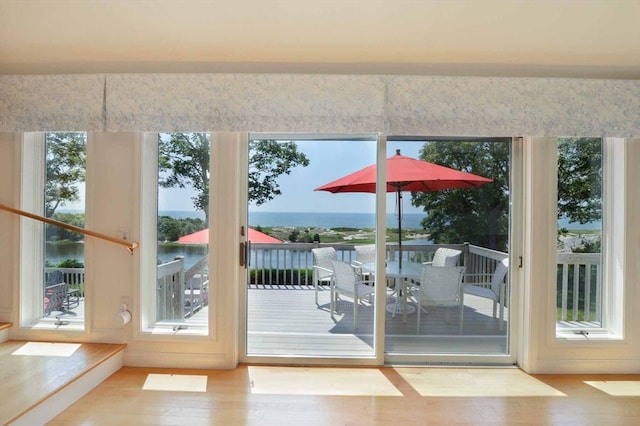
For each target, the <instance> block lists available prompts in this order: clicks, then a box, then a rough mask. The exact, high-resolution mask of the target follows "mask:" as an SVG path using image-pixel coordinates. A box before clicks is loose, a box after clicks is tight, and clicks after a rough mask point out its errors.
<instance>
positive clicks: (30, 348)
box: [11, 342, 80, 357]
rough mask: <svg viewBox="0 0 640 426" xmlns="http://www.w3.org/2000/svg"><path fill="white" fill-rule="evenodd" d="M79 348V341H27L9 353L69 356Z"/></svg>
mask: <svg viewBox="0 0 640 426" xmlns="http://www.w3.org/2000/svg"><path fill="white" fill-rule="evenodd" d="M78 348H80V343H52V342H27V343H25V344H24V345H22V346H21V347H20V348H18V349H16V350H15V351H14V352H13V353H12V354H11V355H27V356H63V357H69V356H71V355H73V353H74V352H75V351H77V350H78Z"/></svg>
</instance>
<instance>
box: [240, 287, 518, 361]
mask: <svg viewBox="0 0 640 426" xmlns="http://www.w3.org/2000/svg"><path fill="white" fill-rule="evenodd" d="M314 295H315V292H314V290H313V287H309V286H273V287H262V288H259V287H255V286H253V287H251V288H250V289H249V291H248V307H247V322H248V325H247V328H248V336H247V353H248V354H249V355H300V356H327V355H328V356H331V355H335V356H345V357H350V356H371V355H372V353H373V324H374V315H373V313H374V306H373V305H372V304H370V303H367V302H366V301H365V302H364V303H363V304H360V305H359V306H358V324H357V329H355V330H354V327H353V300H352V299H349V298H346V297H344V298H342V300H340V301H339V302H338V304H337V313H336V314H335V315H334V318H333V319H332V318H331V315H330V312H329V309H330V305H329V301H330V296H329V295H330V292H329V291H328V290H326V289H324V290H321V291H319V292H318V305H316V303H315V300H314ZM395 301H396V299H395V297H394V296H393V295H391V294H389V295H388V297H387V299H386V300H385V304H389V305H392V304H393V303H395ZM410 305H411V306H415V305H414V304H410ZM492 310H493V303H492V302H491V301H489V300H488V299H484V298H480V297H475V296H471V295H466V296H465V299H464V320H463V330H462V334H460V330H459V323H458V316H457V314H458V311H457V307H453V308H447V307H429V309H428V313H427V314H425V313H422V314H421V318H420V330H419V331H418V328H417V313H416V312H414V313H412V314H410V315H407V317H406V320H405V319H404V318H403V317H402V315H396V316H395V318H393V317H392V316H391V314H390V313H387V317H386V319H385V333H386V339H385V350H386V352H387V353H403V354H423V353H431V354H438V353H474V354H504V353H506V351H507V330H508V325H507V324H506V323H505V324H504V325H503V328H502V329H501V328H500V327H499V323H498V319H496V318H494V317H493V314H492ZM505 318H508V309H507V310H505Z"/></svg>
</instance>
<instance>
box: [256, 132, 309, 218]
mask: <svg viewBox="0 0 640 426" xmlns="http://www.w3.org/2000/svg"><path fill="white" fill-rule="evenodd" d="M308 165H309V160H308V159H307V157H306V156H305V155H304V153H302V152H300V151H298V146H297V145H296V144H295V143H294V142H278V141H275V140H268V139H266V140H251V141H249V201H252V202H254V203H255V204H256V205H258V206H259V205H261V204H264V203H266V202H267V201H269V200H272V199H273V198H275V197H276V196H277V195H280V194H282V191H281V190H280V185H279V184H278V177H280V176H281V175H283V174H287V175H288V174H290V173H291V170H292V169H293V168H294V167H296V166H303V167H306V166H308Z"/></svg>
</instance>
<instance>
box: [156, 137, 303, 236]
mask: <svg viewBox="0 0 640 426" xmlns="http://www.w3.org/2000/svg"><path fill="white" fill-rule="evenodd" d="M209 147H210V143H209V136H208V135H207V134H205V133H174V134H171V135H170V137H167V138H160V142H159V165H160V166H159V167H160V171H161V172H163V173H162V176H163V177H162V178H161V179H160V185H161V186H163V187H166V188H169V187H180V188H185V187H192V188H193V189H194V190H195V191H196V192H197V195H196V196H195V197H193V198H192V200H193V205H194V207H195V208H196V210H201V211H202V212H204V215H205V227H207V226H209V212H208V210H209V209H208V206H209V153H210V148H209ZM299 165H301V166H304V167H306V166H307V165H309V160H308V159H307V157H306V156H305V155H304V154H303V153H302V152H299V151H298V147H297V145H296V144H295V143H293V142H278V141H275V140H251V141H250V142H249V176H248V179H249V201H252V202H254V203H256V205H261V204H263V203H265V202H267V201H269V200H272V199H273V198H274V197H275V196H277V195H280V194H281V193H282V192H281V190H280V185H278V182H277V179H278V177H279V176H281V175H282V174H290V173H291V170H292V169H293V168H294V167H296V166H299Z"/></svg>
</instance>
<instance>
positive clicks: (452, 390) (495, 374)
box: [395, 368, 566, 397]
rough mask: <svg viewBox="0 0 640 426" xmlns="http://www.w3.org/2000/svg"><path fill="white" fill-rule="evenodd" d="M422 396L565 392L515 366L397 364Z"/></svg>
mask: <svg viewBox="0 0 640 426" xmlns="http://www.w3.org/2000/svg"><path fill="white" fill-rule="evenodd" d="M395 370H396V371H397V372H398V374H400V376H402V378H404V379H405V380H406V381H407V383H409V384H410V385H411V386H412V387H413V388H414V389H415V390H416V392H418V393H419V394H420V395H422V396H442V397H456V396H458V397H510V396H516V397H522V396H566V395H565V394H564V393H562V392H560V391H558V390H557V389H555V388H553V387H551V386H549V385H547V384H545V383H543V382H541V381H540V380H537V379H535V378H533V377H531V376H529V375H528V374H526V373H523V372H522V371H520V370H518V369H515V368H505V369H497V368H496V369H494V368H459V369H458V368H396V369H395Z"/></svg>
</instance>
